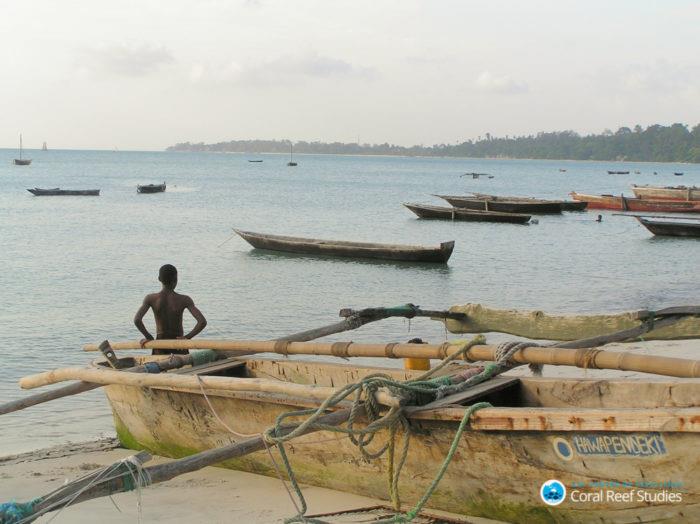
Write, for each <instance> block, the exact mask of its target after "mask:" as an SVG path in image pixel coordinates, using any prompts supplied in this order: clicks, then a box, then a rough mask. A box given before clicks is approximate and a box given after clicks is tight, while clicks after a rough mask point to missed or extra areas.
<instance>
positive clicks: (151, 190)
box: [136, 182, 165, 193]
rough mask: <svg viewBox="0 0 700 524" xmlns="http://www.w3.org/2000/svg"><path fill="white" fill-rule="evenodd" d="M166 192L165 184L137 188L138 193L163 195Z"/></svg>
mask: <svg viewBox="0 0 700 524" xmlns="http://www.w3.org/2000/svg"><path fill="white" fill-rule="evenodd" d="M164 191H165V182H163V183H162V184H147V185H145V186H136V192H137V193H163V192H164Z"/></svg>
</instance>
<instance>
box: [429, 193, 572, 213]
mask: <svg viewBox="0 0 700 524" xmlns="http://www.w3.org/2000/svg"><path fill="white" fill-rule="evenodd" d="M434 196H436V197H439V198H442V199H443V200H447V202H449V203H450V205H453V206H454V207H459V208H463V209H474V210H478V211H498V212H501V213H546V214H556V213H561V205H560V204H558V203H556V202H548V201H540V202H537V201H535V202H530V201H523V200H505V199H498V200H488V199H483V198H476V197H469V196H458V195H434Z"/></svg>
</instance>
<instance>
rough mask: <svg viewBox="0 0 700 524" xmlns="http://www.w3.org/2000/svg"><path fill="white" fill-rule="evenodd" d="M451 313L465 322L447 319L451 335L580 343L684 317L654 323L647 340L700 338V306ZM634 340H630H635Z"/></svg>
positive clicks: (464, 309)
mask: <svg viewBox="0 0 700 524" xmlns="http://www.w3.org/2000/svg"><path fill="white" fill-rule="evenodd" d="M450 312H452V313H463V314H465V318H464V319H463V320H455V319H450V318H448V319H446V320H445V325H446V326H447V329H448V330H449V331H450V332H452V333H491V332H499V333H509V334H511V335H515V336H518V337H525V338H531V339H535V340H578V339H584V338H591V337H596V336H600V335H606V334H610V333H614V332H618V331H622V330H627V329H633V328H637V327H640V326H642V325H645V324H649V323H650V320H654V319H657V318H659V319H660V318H663V317H667V316H669V315H683V317H684V318H681V319H679V320H678V322H673V323H672V324H673V325H669V324H662V323H661V322H659V321H655V322H654V323H653V324H654V325H653V326H652V329H645V331H644V333H646V334H645V335H644V339H645V340H653V339H659V340H672V339H685V338H700V307H699V306H683V307H672V308H666V309H662V310H659V311H646V310H644V311H635V312H631V313H621V314H617V315H579V316H564V315H562V316H558V315H548V314H546V313H543V312H542V311H517V310H503V309H491V308H487V307H484V306H482V305H480V304H466V305H463V306H453V307H451V308H450ZM638 336H639V335H636V336H635V337H630V338H636V337H638Z"/></svg>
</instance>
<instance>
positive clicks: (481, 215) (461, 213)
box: [404, 204, 530, 224]
mask: <svg viewBox="0 0 700 524" xmlns="http://www.w3.org/2000/svg"><path fill="white" fill-rule="evenodd" d="M404 206H405V207H406V208H408V209H410V210H411V211H413V212H414V213H415V214H416V215H418V216H419V217H420V218H434V219H439V220H460V221H465V222H505V223H509V224H526V223H527V222H528V221H529V220H530V215H523V214H520V213H499V212H497V211H478V210H476V209H461V208H457V207H444V206H430V205H427V204H404Z"/></svg>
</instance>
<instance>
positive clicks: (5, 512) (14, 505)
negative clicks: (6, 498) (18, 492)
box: [0, 497, 41, 524]
mask: <svg viewBox="0 0 700 524" xmlns="http://www.w3.org/2000/svg"><path fill="white" fill-rule="evenodd" d="M39 502H41V497H37V498H35V499H34V500H30V501H29V502H15V501H11V502H3V503H2V504H0V524H17V523H19V522H22V521H23V520H24V519H26V518H28V517H31V516H32V515H33V514H34V506H35V505H36V504H38V503H39Z"/></svg>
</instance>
